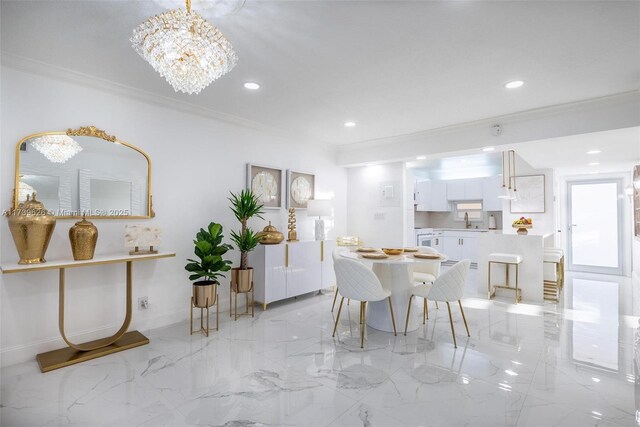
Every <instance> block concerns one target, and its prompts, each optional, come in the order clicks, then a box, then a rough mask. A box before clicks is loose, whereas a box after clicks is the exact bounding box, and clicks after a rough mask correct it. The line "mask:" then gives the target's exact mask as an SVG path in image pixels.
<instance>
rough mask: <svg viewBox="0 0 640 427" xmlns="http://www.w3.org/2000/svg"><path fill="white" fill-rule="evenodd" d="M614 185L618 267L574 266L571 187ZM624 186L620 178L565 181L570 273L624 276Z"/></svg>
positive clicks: (568, 266) (568, 267)
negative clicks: (615, 193)
mask: <svg viewBox="0 0 640 427" xmlns="http://www.w3.org/2000/svg"><path fill="white" fill-rule="evenodd" d="M608 183H615V184H616V186H617V193H618V198H617V200H618V202H617V206H618V221H617V226H618V227H617V228H618V267H617V268H613V267H593V266H589V265H576V264H574V263H573V227H572V223H573V218H572V208H573V204H572V200H573V195H572V193H571V186H572V185H589V184H608ZM623 186H624V180H623V179H622V178H614V177H610V178H604V177H603V178H594V179H576V180H567V181H566V192H567V214H566V221H567V269H568V270H570V271H579V272H585V273H599V274H612V275H616V276H622V275H624V260H625V256H624V255H625V254H624V251H625V244H624V226H623V225H624V224H623V221H624V195H622V197H621V194H622V191H623V190H622V189H623Z"/></svg>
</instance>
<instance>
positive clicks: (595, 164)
mask: <svg viewBox="0 0 640 427" xmlns="http://www.w3.org/2000/svg"><path fill="white" fill-rule="evenodd" d="M599 164H600V163H598V162H591V163H589V166H598V165H599Z"/></svg>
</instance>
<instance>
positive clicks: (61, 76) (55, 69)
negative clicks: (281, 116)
mask: <svg viewBox="0 0 640 427" xmlns="http://www.w3.org/2000/svg"><path fill="white" fill-rule="evenodd" d="M0 65H1V66H2V67H9V68H13V69H16V70H19V71H25V72H28V73H32V74H36V75H40V76H43V77H48V78H52V79H55V80H60V81H65V82H69V83H72V84H77V85H81V86H84V87H88V88H91V89H98V90H101V91H104V92H108V93H112V94H115V95H118V96H124V97H127V98H131V99H134V100H137V101H142V102H146V103H149V104H154V105H158V106H161V107H165V108H170V109H173V110H176V111H180V112H184V113H189V114H194V115H198V116H201V117H205V118H208V119H214V120H217V121H221V122H225V123H229V124H233V125H236V126H240V127H243V128H247V129H251V130H256V131H260V132H265V133H269V134H271V135H273V136H275V137H279V138H283V139H287V140H294V141H299V140H300V138H301V137H302V138H304V139H305V140H306V141H311V142H314V143H317V144H318V145H320V146H325V147H330V144H328V143H327V142H326V141H319V140H315V139H313V138H310V137H309V136H308V135H298V134H295V133H292V132H289V131H286V130H283V129H280V128H276V127H271V126H267V125H264V124H262V123H258V122H254V121H252V120H248V119H245V118H242V117H238V116H235V115H232V114H226V113H222V112H220V111H216V110H213V109H211V108H206V107H202V106H200V105H196V104H192V103H190V102H185V101H182V100H179V99H174V98H171V97H168V96H164V95H159V94H156V93H153V92H149V91H146V90H142V89H138V88H135V87H132V86H127V85H124V84H121V83H116V82H114V81H111V80H107V79H103V78H100V77H96V76H92V75H89V74H85V73H80V72H78V71H74V70H71V69H68V68H64V67H59V66H57V65H52V64H49V63H46V62H42V61H38V60H35V59H32V58H27V57H24V56H20V55H16V54H13V53H9V52H6V51H0Z"/></svg>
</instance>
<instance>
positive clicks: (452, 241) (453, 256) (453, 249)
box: [442, 236, 462, 261]
mask: <svg viewBox="0 0 640 427" xmlns="http://www.w3.org/2000/svg"><path fill="white" fill-rule="evenodd" d="M442 241H443V243H444V248H443V249H444V253H445V255H447V257H448V258H449V260H451V261H460V258H461V257H462V247H461V245H460V238H459V237H454V236H444V237H443V238H442Z"/></svg>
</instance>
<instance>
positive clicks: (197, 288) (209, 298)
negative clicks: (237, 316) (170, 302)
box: [190, 281, 220, 337]
mask: <svg viewBox="0 0 640 427" xmlns="http://www.w3.org/2000/svg"><path fill="white" fill-rule="evenodd" d="M198 283H200V284H198ZM192 289H193V296H192V297H191V323H190V325H191V331H190V332H191V335H193V309H194V308H199V309H200V332H202V333H203V334H204V335H205V336H207V337H208V336H209V307H211V306H213V305H215V306H216V329H215V330H216V331H217V330H218V313H219V312H220V299H219V298H218V284H217V283H216V282H213V281H211V282H196V283H194V284H193V285H192ZM204 310H207V326H206V328H205V326H204V318H203V312H204Z"/></svg>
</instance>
